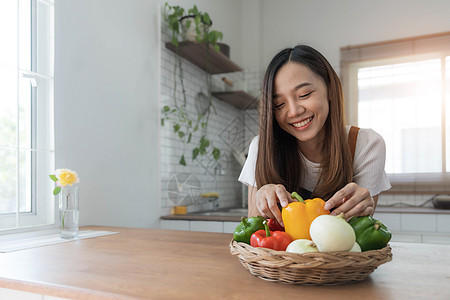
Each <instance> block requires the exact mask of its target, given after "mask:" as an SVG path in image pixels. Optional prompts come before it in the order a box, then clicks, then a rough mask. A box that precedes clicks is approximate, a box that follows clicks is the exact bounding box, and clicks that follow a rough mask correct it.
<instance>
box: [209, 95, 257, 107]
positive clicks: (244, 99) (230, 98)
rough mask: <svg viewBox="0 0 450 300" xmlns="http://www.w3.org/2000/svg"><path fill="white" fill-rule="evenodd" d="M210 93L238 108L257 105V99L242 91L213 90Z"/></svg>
mask: <svg viewBox="0 0 450 300" xmlns="http://www.w3.org/2000/svg"><path fill="white" fill-rule="evenodd" d="M212 95H213V96H214V97H216V98H218V99H220V100H222V101H224V102H227V103H229V104H231V105H233V106H235V107H237V108H240V109H254V108H257V107H258V99H257V98H256V97H254V96H252V95H250V94H248V93H246V92H244V91H232V92H213V93H212Z"/></svg>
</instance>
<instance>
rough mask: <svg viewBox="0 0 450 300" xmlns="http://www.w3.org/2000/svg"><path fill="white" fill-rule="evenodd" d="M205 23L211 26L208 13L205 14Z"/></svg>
mask: <svg viewBox="0 0 450 300" xmlns="http://www.w3.org/2000/svg"><path fill="white" fill-rule="evenodd" d="M203 22H205V23H206V24H207V25H211V19H210V18H209V15H208V13H204V14H203Z"/></svg>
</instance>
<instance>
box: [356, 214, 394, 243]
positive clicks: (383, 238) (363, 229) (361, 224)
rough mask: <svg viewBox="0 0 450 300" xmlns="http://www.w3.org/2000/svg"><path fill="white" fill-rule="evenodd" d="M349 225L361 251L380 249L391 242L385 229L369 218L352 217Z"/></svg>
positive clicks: (379, 223)
mask: <svg viewBox="0 0 450 300" xmlns="http://www.w3.org/2000/svg"><path fill="white" fill-rule="evenodd" d="M349 224H350V225H351V226H352V227H353V230H354V231H355V234H356V242H357V243H358V244H359V245H360V246H361V250H362V251H368V250H377V249H381V248H383V247H385V246H386V245H387V243H388V242H389V241H390V240H391V237H392V234H391V233H390V232H389V230H388V229H387V227H386V226H385V225H384V224H383V223H381V222H380V221H378V220H377V219H374V218H373V217H371V216H364V217H353V218H352V219H351V220H350V221H349Z"/></svg>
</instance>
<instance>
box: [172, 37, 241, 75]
mask: <svg viewBox="0 0 450 300" xmlns="http://www.w3.org/2000/svg"><path fill="white" fill-rule="evenodd" d="M206 46H207V45H206V44H205V43H193V42H182V43H180V45H179V47H180V49H181V57H183V58H185V59H187V60H188V61H190V62H191V63H193V64H195V65H197V66H198V67H199V68H201V69H203V70H205V71H206V72H209V73H210V74H221V73H230V72H238V71H242V69H241V68H240V67H239V66H238V65H236V64H235V63H234V62H232V61H231V60H230V59H229V58H228V57H227V56H226V55H225V54H223V53H222V52H217V51H216V50H214V48H213V47H212V46H209V56H210V60H209V61H210V70H208V66H207V61H206V55H207V48H206ZM166 48H167V49H169V50H171V51H172V52H175V53H176V52H177V48H176V47H175V46H174V45H173V44H172V43H170V42H167V43H166Z"/></svg>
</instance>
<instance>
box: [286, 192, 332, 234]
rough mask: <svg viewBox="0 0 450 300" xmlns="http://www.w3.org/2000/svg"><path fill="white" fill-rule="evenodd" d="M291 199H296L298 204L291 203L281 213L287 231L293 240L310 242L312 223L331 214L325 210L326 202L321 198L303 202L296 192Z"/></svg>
mask: <svg viewBox="0 0 450 300" xmlns="http://www.w3.org/2000/svg"><path fill="white" fill-rule="evenodd" d="M291 197H292V199H296V200H297V202H291V203H289V205H288V206H286V207H284V208H283V210H282V213H281V216H282V218H283V223H284V228H285V231H286V232H287V234H289V236H290V237H291V238H292V240H298V239H308V240H310V239H311V236H310V234H309V227H310V226H311V222H312V221H313V220H314V219H315V218H316V217H318V216H320V215H326V214H330V211H329V210H325V209H323V207H324V205H325V201H323V200H322V199H320V198H314V199H308V200H303V199H302V197H300V195H299V194H297V193H296V192H293V193H292V195H291Z"/></svg>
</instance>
